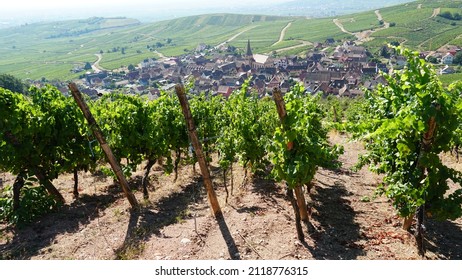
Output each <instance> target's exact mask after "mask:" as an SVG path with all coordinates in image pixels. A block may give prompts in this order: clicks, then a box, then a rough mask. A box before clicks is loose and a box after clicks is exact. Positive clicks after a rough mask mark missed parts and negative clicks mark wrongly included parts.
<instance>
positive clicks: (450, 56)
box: [441, 52, 454, 65]
mask: <svg viewBox="0 0 462 280" xmlns="http://www.w3.org/2000/svg"><path fill="white" fill-rule="evenodd" d="M453 61H454V55H453V54H452V53H450V52H448V53H447V54H446V55H444V56H443V57H442V58H441V63H442V64H446V65H450V64H452V63H453Z"/></svg>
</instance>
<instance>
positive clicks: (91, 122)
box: [69, 83, 138, 209]
mask: <svg viewBox="0 0 462 280" xmlns="http://www.w3.org/2000/svg"><path fill="white" fill-rule="evenodd" d="M69 89H70V90H71V93H72V96H73V97H74V99H75V102H76V103H77V105H78V106H79V108H80V110H82V112H83V115H84V116H85V119H87V121H88V124H89V125H90V128H91V130H92V132H93V134H94V135H95V137H96V139H97V140H98V142H99V144H100V145H101V148H102V149H103V151H104V153H105V154H106V157H107V159H108V161H109V164H110V165H111V167H112V170H113V171H114V173H115V174H116V176H117V179H118V180H119V182H120V185H121V186H122V190H123V191H124V193H125V196H126V197H127V199H128V201H129V202H130V205H131V206H132V208H134V209H138V201H137V200H136V197H135V196H134V195H133V193H132V192H131V190H130V187H129V186H128V182H127V179H126V178H125V176H124V174H123V172H122V169H121V168H120V164H119V162H118V161H117V159H116V157H115V156H114V154H113V153H112V150H111V148H110V147H109V145H108V144H107V143H106V140H105V139H104V136H103V134H102V132H101V129H100V128H99V126H98V124H97V123H96V120H95V118H94V117H93V115H92V114H91V112H90V109H89V108H88V106H87V103H85V100H83V97H82V94H81V93H80V91H79V89H78V88H77V85H76V84H75V83H70V84H69Z"/></svg>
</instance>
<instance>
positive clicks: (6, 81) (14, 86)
mask: <svg viewBox="0 0 462 280" xmlns="http://www.w3.org/2000/svg"><path fill="white" fill-rule="evenodd" d="M0 88H4V89H8V90H11V91H12V92H17V93H23V94H24V93H26V86H25V85H24V83H23V82H22V81H21V80H20V79H18V78H16V77H14V76H12V75H9V74H0Z"/></svg>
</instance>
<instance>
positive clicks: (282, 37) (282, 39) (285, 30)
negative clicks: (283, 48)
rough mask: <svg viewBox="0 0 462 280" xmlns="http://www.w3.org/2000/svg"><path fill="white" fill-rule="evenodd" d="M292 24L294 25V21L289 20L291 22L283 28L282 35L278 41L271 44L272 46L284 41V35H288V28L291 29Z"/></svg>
mask: <svg viewBox="0 0 462 280" xmlns="http://www.w3.org/2000/svg"><path fill="white" fill-rule="evenodd" d="M291 25H292V22H289V23H288V24H287V25H286V26H285V27H284V28H283V29H282V30H281V35H279V40H278V41H277V42H276V43H274V44H273V45H271V46H275V45H276V44H278V43H281V42H282V41H284V37H285V36H286V32H287V29H289V28H290V26H291Z"/></svg>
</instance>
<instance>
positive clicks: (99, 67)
mask: <svg viewBox="0 0 462 280" xmlns="http://www.w3.org/2000/svg"><path fill="white" fill-rule="evenodd" d="M95 55H96V57H97V58H98V59H97V60H96V61H95V63H93V65H91V68H92V69H93V71H95V73H99V72H102V71H106V69H104V68H103V67H101V66H100V65H99V63H100V62H101V60H102V59H103V55H102V54H99V53H96V54H95Z"/></svg>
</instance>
